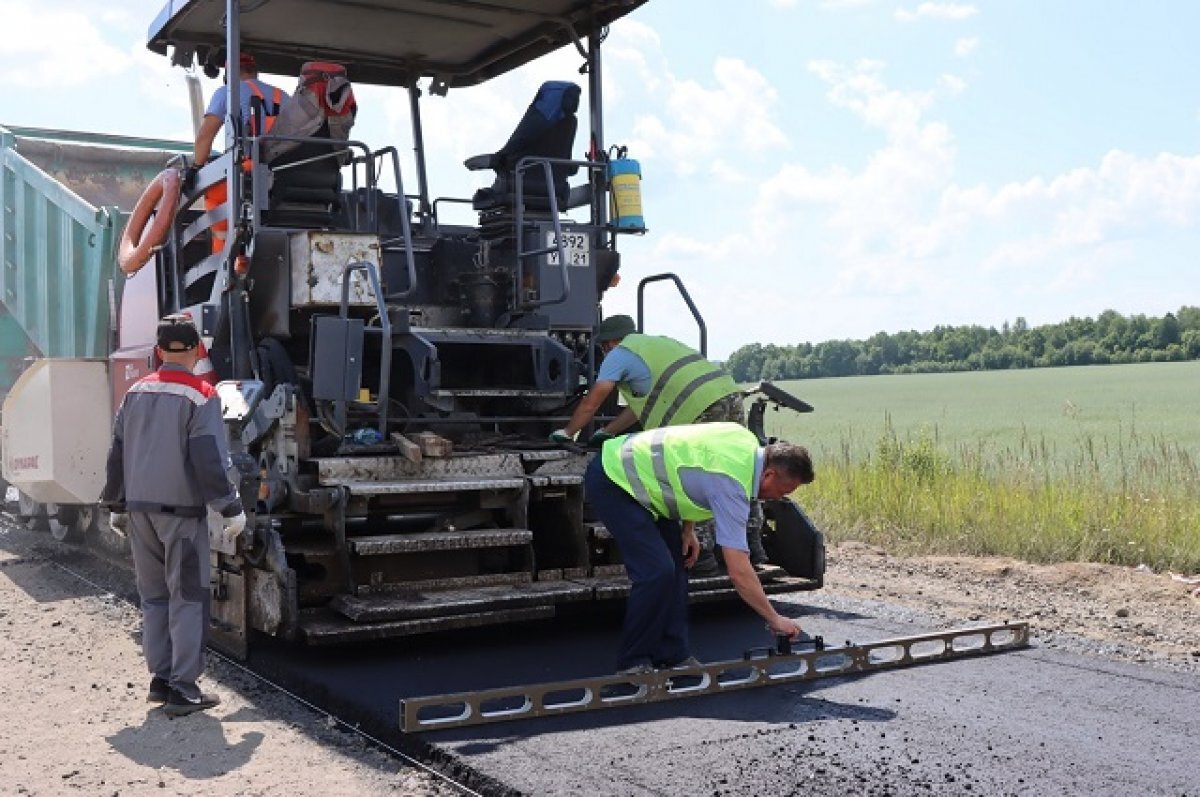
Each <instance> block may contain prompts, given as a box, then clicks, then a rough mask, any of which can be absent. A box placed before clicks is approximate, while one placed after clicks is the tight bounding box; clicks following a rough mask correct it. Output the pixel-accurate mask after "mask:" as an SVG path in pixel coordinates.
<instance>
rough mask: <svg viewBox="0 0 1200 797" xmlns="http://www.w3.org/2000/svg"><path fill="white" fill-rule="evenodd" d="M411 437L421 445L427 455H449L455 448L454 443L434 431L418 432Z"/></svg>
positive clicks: (422, 450)
mask: <svg viewBox="0 0 1200 797" xmlns="http://www.w3.org/2000/svg"><path fill="white" fill-rule="evenodd" d="M411 439H412V440H413V441H414V442H415V443H416V444H417V445H419V446H420V447H421V453H422V454H424V455H425V456H427V457H448V456H450V453H451V452H452V451H453V450H454V444H453V443H451V442H450V441H449V440H447V439H446V438H444V437H442V436H441V435H436V434H434V433H433V432H417V433H416V434H414V435H413V436H412V438H411Z"/></svg>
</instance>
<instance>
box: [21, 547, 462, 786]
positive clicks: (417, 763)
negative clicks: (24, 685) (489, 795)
mask: <svg viewBox="0 0 1200 797" xmlns="http://www.w3.org/2000/svg"><path fill="white" fill-rule="evenodd" d="M44 561H46V562H47V563H48V564H50V565H53V566H54V567H56V568H58V569H59V570H61V571H63V572H64V573H66V574H67V575H69V576H71V577H72V578H74V579H77V580H79V581H82V582H83V583H84V584H87V585H88V586H89V587H91V588H93V589H95V590H96V591H97V592H99V593H100V594H101V595H102V596H104V597H107V598H112V599H113V600H116V601H119V602H121V603H123V604H125V605H126V606H128V607H129V608H131V609H134V610H138V607H137V606H135V605H134V604H133V602H132V601H129V600H127V599H125V598H123V597H122V596H120V595H118V594H116V593H115V592H113V591H112V590H110V589H108V588H107V587H105V586H103V585H101V584H97V583H96V582H94V581H92V580H91V579H89V578H87V577H86V576H84V575H83V574H81V573H77V572H75V571H74V570H72V569H71V568H69V567H67V566H66V565H63V564H61V563H59V562H56V561H54V560H52V559H47V560H44ZM138 611H139V614H140V610H138ZM208 652H209V653H211V654H212V655H214V656H216V657H217V658H218V659H220V660H221V661H223V662H225V664H227V665H229V666H231V667H235V668H236V669H238V670H240V671H241V672H242V673H243V674H245V675H248V676H250V677H251V678H253V679H255V680H256V681H258V682H259V683H262V684H266V685H267V686H269V687H271V688H272V689H274V690H275V691H276V692H279V693H281V694H284V695H287V696H288V697H290V698H291V699H292V700H294V701H295V702H297V703H299V704H301V705H302V706H304V707H305V708H308V709H309V710H311V711H313V712H315V713H317V714H320V715H323V716H324V717H325V718H326V719H330V720H333V721H334V722H335V723H336V724H337V725H340V726H341V727H343V728H345V729H346V730H348V731H351V732H353V733H355V734H357V735H358V736H360V737H361V738H363V739H365V740H367V741H368V742H370V743H371V744H373V745H375V746H376V747H379V748H382V749H383V750H386V751H387V752H388V753H390V754H391V755H394V756H395V757H397V758H399V759H401V760H403V761H405V762H406V763H408V764H409V765H410V766H412V767H415V768H417V769H419V770H421V771H422V772H425V773H427V774H429V775H432V776H433V777H435V778H437V779H438V780H441V781H444V782H446V783H448V784H450V785H451V786H453V787H454V788H456V789H458V790H459V791H460V792H462V793H463V794H469V795H471V797H483V795H482V794H481V793H480V792H477V791H475V790H473V789H471V788H470V787H469V786H467V785H466V784H464V783H459V782H458V781H456V780H454V779H453V778H451V777H449V776H448V775H446V774H445V773H442V772H439V771H438V770H436V769H434V768H433V767H431V766H429V765H428V764H426V763H424V762H423V761H421V760H419V759H417V758H413V757H412V756H410V755H408V754H407V753H405V752H402V751H400V750H397V749H396V748H395V747H392V746H391V745H390V744H388V743H387V742H384V741H382V740H381V739H377V738H375V737H374V736H372V735H371V734H369V733H367V732H366V731H364V730H362V729H361V728H359V727H357V726H355V725H351V724H350V723H348V722H346V721H345V720H343V719H342V718H340V717H338V716H336V715H334V714H331V713H329V712H328V711H326V710H325V709H323V708H321V707H320V706H318V705H316V704H315V703H312V702H310V701H308V700H306V699H305V698H303V697H301V696H300V695H297V694H296V693H294V692H292V691H290V690H288V689H287V688H286V687H283V686H280V685H279V684H277V683H275V682H274V681H272V680H271V679H269V678H264V677H263V676H262V675H259V674H258V673H256V672H254V671H253V670H251V669H250V668H248V667H246V666H245V665H243V664H242V663H241V662H239V661H236V660H235V659H232V658H230V657H229V656H226V655H225V654H224V653H221V652H219V651H217V650H213V649H212V648H209V649H208Z"/></svg>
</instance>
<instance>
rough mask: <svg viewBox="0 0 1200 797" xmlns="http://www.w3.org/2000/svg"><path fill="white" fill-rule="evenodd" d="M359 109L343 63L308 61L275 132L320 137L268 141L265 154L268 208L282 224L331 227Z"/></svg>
mask: <svg viewBox="0 0 1200 797" xmlns="http://www.w3.org/2000/svg"><path fill="white" fill-rule="evenodd" d="M357 113H358V103H357V102H356V101H355V98H354V89H353V87H352V86H351V85H350V81H349V79H347V77H346V68H345V67H344V66H343V65H341V64H335V63H332V62H328V61H309V62H307V63H305V64H304V65H303V66H302V67H301V68H300V81H299V84H298V85H297V86H296V91H295V92H294V93H293V94H292V96H291V98H290V99H289V100H287V101H286V102H285V103H284V104H283V106H282V107H281V108H280V111H279V118H278V120H277V122H276V124H275V127H274V128H273V132H274V133H275V135H277V136H298V137H304V138H309V139H322V140H321V141H304V142H295V141H284V140H278V141H271V142H268V143H267V145H266V146H265V147H264V158H265V159H266V161H267V164H268V165H269V166H270V167H271V171H272V175H273V180H272V183H271V190H270V193H269V201H268V207H267V213H266V221H267V223H268V224H271V225H275V226H280V227H330V226H332V224H333V219H334V216H335V214H337V212H338V210H339V209H340V208H341V204H342V193H341V183H342V180H341V170H342V166H343V165H344V164H345V163H347V162H348V161H349V151H348V149H347V147H346V141H347V140H348V139H349V137H350V129H351V128H352V127H353V125H354V117H355V116H356V115H357Z"/></svg>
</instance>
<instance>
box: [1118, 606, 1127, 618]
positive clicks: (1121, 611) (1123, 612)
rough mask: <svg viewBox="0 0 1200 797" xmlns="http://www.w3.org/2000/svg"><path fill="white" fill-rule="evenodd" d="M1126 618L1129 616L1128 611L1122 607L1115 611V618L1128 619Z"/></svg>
mask: <svg viewBox="0 0 1200 797" xmlns="http://www.w3.org/2000/svg"><path fill="white" fill-rule="evenodd" d="M1128 616H1129V609H1127V608H1125V607H1124V606H1122V607H1121V608H1120V609H1117V617H1128Z"/></svg>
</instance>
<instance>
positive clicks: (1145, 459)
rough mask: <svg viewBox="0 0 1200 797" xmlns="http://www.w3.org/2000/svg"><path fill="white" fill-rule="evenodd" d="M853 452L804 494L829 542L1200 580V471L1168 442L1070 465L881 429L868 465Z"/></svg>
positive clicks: (1036, 447) (836, 455)
mask: <svg viewBox="0 0 1200 797" xmlns="http://www.w3.org/2000/svg"><path fill="white" fill-rule="evenodd" d="M853 449H854V447H853V446H852V445H851V444H850V442H849V441H847V440H845V439H843V441H842V443H841V445H840V446H839V448H838V450H835V451H822V452H820V456H819V458H818V478H817V481H816V482H814V483H813V484H812V485H810V486H809V487H807V488H805V489H804V491H803V493H802V499H803V501H804V503H805V505H806V508H808V509H809V510H810V511H811V513H812V514H813V516H814V519H815V520H817V522H818V523H819V525H821V526H822V527H823V528H824V529H825V530H826V533H827V534H828V535H829V538H830V540H831V542H834V543H836V542H838V541H840V540H844V539H858V540H861V541H863V542H868V543H871V544H874V545H880V546H883V547H886V548H888V549H889V550H893V551H895V552H897V553H906V554H915V553H933V554H955V553H961V554H970V555H1002V556H1013V557H1017V558H1020V559H1024V560H1027V561H1032V562H1060V561H1092V562H1106V563H1112V564H1123V565H1138V564H1145V565H1148V566H1150V567H1151V568H1154V569H1155V570H1167V569H1170V570H1177V571H1182V572H1187V573H1195V572H1200V466H1198V464H1197V461H1196V459H1195V458H1194V457H1193V456H1192V454H1191V453H1190V452H1188V451H1187V450H1185V449H1183V448H1181V447H1179V446H1176V445H1172V444H1170V443H1169V442H1167V441H1165V440H1162V439H1151V440H1141V439H1139V438H1138V437H1137V435H1136V434H1135V433H1132V432H1130V433H1120V434H1119V435H1118V436H1117V437H1116V438H1115V439H1108V438H1104V439H1097V438H1095V437H1092V436H1083V437H1080V438H1079V440H1078V450H1077V451H1075V452H1074V453H1072V452H1063V451H1061V450H1056V447H1052V446H1049V445H1048V444H1047V443H1046V441H1045V440H1044V439H1042V440H1038V439H1035V438H1031V437H1030V436H1028V435H1022V437H1021V439H1020V440H1019V441H1018V442H1017V444H1016V445H1012V446H995V445H991V444H989V443H987V442H984V441H980V442H978V443H973V444H964V445H959V446H957V447H956V448H954V449H950V450H947V449H946V448H944V447H942V446H941V445H939V443H938V441H937V439H936V434H935V433H932V432H930V431H928V430H926V431H922V432H920V433H918V434H917V435H915V436H913V437H907V438H901V437H900V436H899V435H898V434H897V433H896V431H895V430H894V429H893V428H892V426H891V424H890V422H888V423H885V428H884V431H883V434H882V435H881V436H880V438H879V440H878V442H877V444H876V446H875V449H874V450H873V451H872V452H871V453H870V454H869V455H868V456H866V457H865V458H863V457H861V456H855V455H854V454H853ZM814 453H816V452H814Z"/></svg>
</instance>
